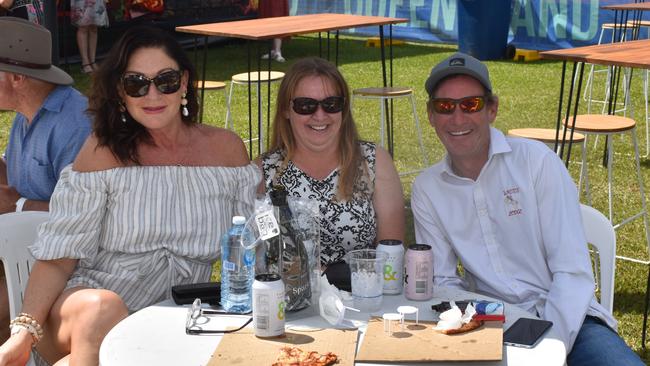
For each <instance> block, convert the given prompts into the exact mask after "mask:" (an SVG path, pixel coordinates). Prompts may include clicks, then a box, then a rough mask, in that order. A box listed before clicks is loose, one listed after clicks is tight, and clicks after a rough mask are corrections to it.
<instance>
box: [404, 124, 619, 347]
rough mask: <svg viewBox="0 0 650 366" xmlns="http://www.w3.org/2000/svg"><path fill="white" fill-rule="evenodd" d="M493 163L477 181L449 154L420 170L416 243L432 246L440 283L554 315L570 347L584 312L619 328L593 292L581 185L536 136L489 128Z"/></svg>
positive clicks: (546, 315)
mask: <svg viewBox="0 0 650 366" xmlns="http://www.w3.org/2000/svg"><path fill="white" fill-rule="evenodd" d="M490 130H491V131H490V139H491V140H490V141H491V142H490V151H489V157H488V161H487V163H486V164H485V166H484V167H483V169H482V170H481V173H480V175H479V177H478V179H477V180H476V181H473V180H472V179H469V178H463V177H459V176H457V175H456V174H454V172H453V170H452V168H451V162H450V160H449V157H448V156H447V157H446V158H445V159H443V160H441V161H440V162H438V163H437V164H435V165H434V166H432V167H430V168H429V169H427V170H425V171H424V172H423V173H422V174H420V175H419V176H418V177H417V179H416V180H415V183H414V184H413V192H412V195H411V207H412V209H413V215H414V219H415V235H416V238H417V242H418V243H425V244H430V245H432V246H433V258H434V259H433V271H434V281H435V284H437V285H441V286H455V287H461V288H463V287H467V285H466V281H464V280H463V278H462V277H461V276H460V275H459V274H458V272H457V263H458V260H460V262H461V263H462V265H463V268H464V270H465V276H466V277H467V278H466V280H468V281H469V282H470V283H471V282H473V283H474V284H475V286H476V288H475V289H471V290H475V291H478V292H482V293H485V294H488V295H491V296H493V297H497V298H500V299H502V300H503V301H506V302H508V303H511V304H515V305H518V306H519V307H521V308H523V309H525V310H527V311H529V312H531V313H532V314H536V315H539V316H540V317H541V318H543V319H547V320H550V321H552V322H553V326H554V327H555V329H557V330H558V334H560V335H561V340H562V341H563V342H564V343H565V345H566V349H567V352H569V351H570V350H571V347H572V346H573V342H574V341H575V338H576V336H577V334H578V331H579V330H580V327H581V326H582V322H583V321H584V317H585V315H586V314H588V315H593V316H596V317H598V318H600V319H602V320H604V321H605V322H606V323H607V324H608V325H609V326H610V327H612V328H614V329H616V321H615V320H614V318H613V317H612V316H611V314H609V313H608V312H607V311H606V310H605V309H604V308H603V307H602V306H601V305H600V304H599V303H598V302H597V301H596V298H595V296H594V278H593V274H592V268H591V261H590V258H589V252H588V248H587V244H586V243H587V241H586V239H585V235H584V231H583V228H582V219H581V216H580V206H579V204H578V196H577V190H576V186H575V184H574V183H573V181H572V180H571V177H570V176H569V173H568V172H567V170H566V168H565V167H564V164H563V163H562V161H561V160H560V159H559V158H558V157H557V155H556V154H555V153H554V152H553V151H551V150H550V149H549V148H548V147H546V146H545V145H543V144H542V143H539V142H537V141H531V140H526V139H520V138H506V137H505V136H503V134H502V133H501V132H500V131H498V130H497V129H495V128H493V127H491V128H490Z"/></svg>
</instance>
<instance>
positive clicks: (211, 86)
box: [196, 80, 226, 90]
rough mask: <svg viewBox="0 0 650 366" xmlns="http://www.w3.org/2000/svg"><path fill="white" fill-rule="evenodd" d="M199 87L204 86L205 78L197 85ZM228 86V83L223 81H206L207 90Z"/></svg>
mask: <svg viewBox="0 0 650 366" xmlns="http://www.w3.org/2000/svg"><path fill="white" fill-rule="evenodd" d="M196 88H197V89H201V88H203V80H199V81H198V82H197V85H196ZM225 88H226V83H224V82H223V81H212V80H206V81H205V90H221V89H225Z"/></svg>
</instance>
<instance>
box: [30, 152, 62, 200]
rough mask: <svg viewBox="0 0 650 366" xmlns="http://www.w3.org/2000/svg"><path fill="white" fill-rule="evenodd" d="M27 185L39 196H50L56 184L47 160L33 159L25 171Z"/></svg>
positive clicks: (50, 165)
mask: <svg viewBox="0 0 650 366" xmlns="http://www.w3.org/2000/svg"><path fill="white" fill-rule="evenodd" d="M26 173H27V174H26V177H25V178H26V179H27V184H28V185H29V186H30V187H32V189H33V190H34V191H35V192H37V193H38V194H39V195H44V196H48V197H49V196H50V194H52V191H53V190H54V185H55V184H56V178H55V175H54V168H53V167H52V164H50V161H49V160H46V159H39V157H36V156H35V157H33V158H32V159H31V161H30V164H29V166H28V169H27V171H26Z"/></svg>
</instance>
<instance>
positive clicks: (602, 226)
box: [580, 204, 616, 313]
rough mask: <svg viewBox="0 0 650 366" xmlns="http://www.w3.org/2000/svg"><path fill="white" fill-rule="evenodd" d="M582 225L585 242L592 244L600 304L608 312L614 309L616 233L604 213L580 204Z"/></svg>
mask: <svg viewBox="0 0 650 366" xmlns="http://www.w3.org/2000/svg"><path fill="white" fill-rule="evenodd" d="M580 207H581V211H582V225H583V227H584V229H585V236H586V237H587V243H589V244H590V245H592V246H593V247H594V248H596V250H597V251H598V252H597V253H596V252H595V251H594V252H593V254H594V257H595V258H597V259H596V260H595V264H596V266H597V268H598V270H596V271H595V273H594V276H596V284H597V286H598V288H599V289H600V304H601V305H602V306H603V307H604V308H605V309H607V311H609V312H610V313H611V312H612V311H613V310H614V272H615V269H616V233H615V232H614V228H613V227H612V223H611V222H610V221H609V219H608V218H607V217H605V215H603V214H602V213H601V212H600V211H598V210H596V209H595V208H593V207H590V206H587V205H583V204H581V205H580Z"/></svg>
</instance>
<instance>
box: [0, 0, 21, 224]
mask: <svg viewBox="0 0 650 366" xmlns="http://www.w3.org/2000/svg"><path fill="white" fill-rule="evenodd" d="M0 1H2V0H0ZM19 198H20V194H19V193H18V191H16V189H15V188H14V187H9V186H7V185H4V184H0V214H3V213H7V212H14V211H16V201H18V199H19Z"/></svg>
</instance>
